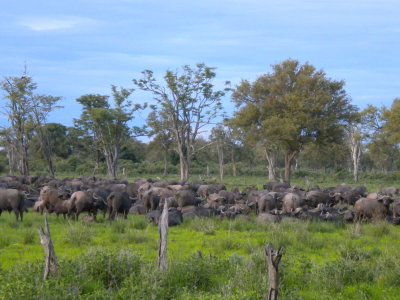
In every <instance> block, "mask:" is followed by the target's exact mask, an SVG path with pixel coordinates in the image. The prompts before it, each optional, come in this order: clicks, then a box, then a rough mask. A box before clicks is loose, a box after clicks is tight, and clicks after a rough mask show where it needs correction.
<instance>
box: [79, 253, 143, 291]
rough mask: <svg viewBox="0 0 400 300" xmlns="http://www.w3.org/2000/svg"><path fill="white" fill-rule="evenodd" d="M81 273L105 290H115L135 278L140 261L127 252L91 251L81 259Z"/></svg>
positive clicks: (138, 270)
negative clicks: (96, 281)
mask: <svg viewBox="0 0 400 300" xmlns="http://www.w3.org/2000/svg"><path fill="white" fill-rule="evenodd" d="M82 262H83V265H82V271H83V272H84V273H86V274H87V275H88V276H91V277H92V278H93V279H95V280H99V281H100V282H101V283H102V284H103V285H104V287H105V288H117V287H119V286H120V285H121V283H122V282H123V281H124V280H125V279H126V278H128V277H132V276H134V277H137V276H138V275H139V273H140V265H141V260H140V258H139V257H137V256H135V255H133V254H132V253H131V252H129V251H127V250H119V251H118V252H116V251H110V250H104V249H97V248H95V249H92V250H90V251H88V252H87V253H86V254H85V255H84V256H83V257H82Z"/></svg>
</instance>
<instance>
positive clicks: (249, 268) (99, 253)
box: [0, 175, 400, 300]
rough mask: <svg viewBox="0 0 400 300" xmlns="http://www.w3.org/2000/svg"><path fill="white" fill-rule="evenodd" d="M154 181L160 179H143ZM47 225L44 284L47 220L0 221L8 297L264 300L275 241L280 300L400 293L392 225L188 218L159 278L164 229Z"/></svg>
mask: <svg viewBox="0 0 400 300" xmlns="http://www.w3.org/2000/svg"><path fill="white" fill-rule="evenodd" d="M60 177H63V176H60ZM150 177H152V178H156V177H157V176H143V177H142V178H150ZM167 178H168V179H176V176H168V177H167ZM133 179H134V178H129V180H130V181H132V180H133ZM192 179H193V180H195V179H198V178H192ZM308 179H309V181H310V182H311V184H317V185H320V186H321V187H328V186H334V185H337V184H340V183H342V182H344V181H346V180H341V179H338V178H333V177H329V176H328V175H327V176H326V177H323V176H308ZM364 179H365V180H363V179H362V180H361V182H360V184H365V185H366V186H367V188H368V190H369V191H371V192H373V191H378V190H379V189H380V188H381V187H383V186H389V185H395V186H397V185H398V184H397V183H396V182H395V181H390V180H388V178H375V179H374V180H367V179H368V178H364ZM210 180H214V181H218V179H216V178H211V179H210ZM224 182H225V183H226V184H227V187H228V188H231V187H232V186H238V187H239V188H243V187H244V186H249V185H255V186H257V187H259V188H261V187H262V185H263V184H264V183H265V182H266V180H265V178H264V177H250V176H240V177H236V178H235V177H227V178H226V179H225V180H224ZM346 182H348V183H349V181H348V180H347V181H346ZM292 184H295V185H298V186H303V187H304V186H306V181H305V179H304V177H303V176H298V177H297V178H294V179H293V182H292ZM354 185H355V184H354ZM48 219H49V224H50V230H51V234H52V238H53V243H54V246H55V251H56V254H57V256H58V258H59V269H60V272H59V274H58V276H56V277H54V278H50V279H49V280H48V281H46V282H43V281H42V274H43V261H44V251H43V249H42V246H41V245H40V242H39V236H38V232H37V228H38V227H39V226H40V225H43V224H44V217H43V216H41V215H39V214H37V213H33V212H30V213H27V214H25V218H24V221H23V222H16V221H15V216H14V215H13V214H11V215H9V214H8V213H3V214H2V215H1V216H0V299H264V298H265V293H266V291H267V275H266V274H267V273H266V259H265V253H264V248H265V244H266V243H267V242H271V243H272V244H273V245H274V247H275V248H276V247H280V246H282V247H284V255H283V258H282V261H281V266H280V270H281V272H282V282H281V287H280V296H281V299H357V300H358V299H399V295H400V251H398V249H399V248H400V227H396V226H394V225H390V224H387V223H378V224H362V225H360V226H355V225H353V224H342V223H323V222H321V223H319V222H305V221H285V222H282V223H279V224H258V223H256V222H255V216H250V217H245V218H238V219H235V220H223V221H221V220H220V219H218V218H217V217H215V218H211V219H194V220H185V222H184V224H183V225H181V226H179V227H173V228H170V231H169V241H168V242H169V244H168V263H169V267H168V270H167V271H166V272H165V273H162V274H160V273H159V272H158V270H157V261H156V257H157V251H158V231H157V227H155V226H153V225H151V224H148V223H147V222H146V221H145V218H144V216H129V217H128V219H127V220H123V219H117V220H116V221H115V222H113V223H112V224H110V223H109V222H108V221H107V220H104V218H103V217H102V216H99V217H98V221H97V222H96V223H90V224H84V223H82V222H80V221H78V222H72V221H68V220H64V219H63V218H62V217H60V218H59V219H57V217H56V216H54V215H50V216H49V217H48ZM199 251H200V252H201V254H202V255H201V257H199V254H198V253H199Z"/></svg>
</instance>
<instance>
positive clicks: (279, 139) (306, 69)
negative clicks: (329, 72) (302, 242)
mask: <svg viewBox="0 0 400 300" xmlns="http://www.w3.org/2000/svg"><path fill="white" fill-rule="evenodd" d="M272 68H273V72H272V73H267V74H265V75H262V76H260V77H259V78H257V79H256V80H255V81H254V82H253V83H250V82H249V81H246V80H243V81H242V82H241V83H240V84H239V85H238V86H237V87H236V89H235V91H234V93H233V95H232V98H233V101H235V102H236V105H237V106H238V107H239V110H238V111H237V112H236V113H235V116H234V120H233V123H236V125H237V126H238V127H243V128H246V130H251V131H252V132H254V137H253V138H254V139H255V140H258V139H259V138H261V139H262V140H263V141H264V142H265V144H266V145H269V146H268V147H269V148H267V150H266V151H267V152H269V153H271V147H272V148H275V147H277V148H278V149H279V150H281V151H283V152H284V157H285V178H284V179H285V181H288V182H290V176H291V165H292V162H293V160H294V159H295V158H296V157H297V156H298V155H299V153H300V151H301V150H302V149H303V148H304V146H305V145H307V144H309V143H319V144H323V143H332V142H334V141H336V140H337V139H339V138H341V137H342V136H343V125H344V124H345V123H346V122H349V121H350V120H351V118H352V115H353V112H354V111H355V107H354V106H352V105H351V104H350V99H349V97H348V95H347V93H346V91H345V90H344V88H343V87H344V82H343V81H335V80H332V79H329V78H327V77H326V74H325V72H324V71H322V70H316V69H315V67H313V66H312V65H310V64H308V63H305V64H300V63H299V62H298V61H297V60H292V59H288V60H286V61H283V62H282V63H280V64H276V65H273V66H272ZM268 155H269V154H268Z"/></svg>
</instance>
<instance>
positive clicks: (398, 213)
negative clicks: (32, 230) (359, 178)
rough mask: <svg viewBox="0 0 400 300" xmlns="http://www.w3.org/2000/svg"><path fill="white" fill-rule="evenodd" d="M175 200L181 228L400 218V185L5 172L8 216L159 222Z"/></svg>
mask: <svg viewBox="0 0 400 300" xmlns="http://www.w3.org/2000/svg"><path fill="white" fill-rule="evenodd" d="M165 202H167V207H168V223H169V225H170V226H173V225H179V224H181V223H182V222H183V220H184V219H186V218H193V217H210V216H214V215H218V216H219V217H220V218H222V219H223V218H229V219H232V218H235V217H238V216H243V215H248V214H250V213H252V212H253V213H255V214H257V218H256V220H257V222H261V223H264V222H279V221H280V220H282V219H284V218H299V219H303V220H320V221H322V220H323V221H343V222H359V221H364V220H372V221H379V220H388V221H390V222H392V223H394V224H399V223H400V197H399V189H398V188H396V187H384V188H382V189H381V190H380V191H379V192H373V193H368V191H367V189H366V188H365V187H364V186H356V187H354V186H350V185H347V184H340V185H338V186H336V187H329V188H326V189H320V188H319V187H318V186H311V187H309V188H308V189H303V188H301V187H297V186H291V185H289V184H288V183H285V182H268V183H267V184H265V185H264V186H263V189H261V190H259V189H257V188H256V187H254V186H250V187H245V188H243V189H239V188H237V187H233V188H232V189H231V190H230V191H228V190H227V189H226V186H225V185H224V184H222V183H207V182H205V181H200V180H199V181H190V182H182V181H178V180H154V179H140V180H136V181H134V182H128V181H126V180H109V179H102V178H98V177H94V176H91V177H81V178H64V179H62V180H58V179H54V178H46V177H44V176H1V177H0V215H1V213H2V211H8V212H14V213H15V216H16V219H17V220H21V221H22V220H23V214H24V212H27V211H28V208H31V209H32V210H33V211H36V212H38V213H41V214H43V213H44V212H46V213H54V214H56V215H57V216H59V215H63V216H64V218H66V217H69V218H71V219H74V220H78V219H79V216H80V214H81V213H86V214H88V215H89V216H91V218H90V219H91V220H96V215H97V214H98V213H103V214H104V217H106V215H108V219H109V220H110V221H112V220H114V219H115V217H116V216H117V215H120V216H123V217H124V218H126V217H127V215H128V214H140V215H146V218H147V220H148V221H149V222H152V223H154V224H158V220H159V218H160V215H161V210H162V208H163V207H164V204H165Z"/></svg>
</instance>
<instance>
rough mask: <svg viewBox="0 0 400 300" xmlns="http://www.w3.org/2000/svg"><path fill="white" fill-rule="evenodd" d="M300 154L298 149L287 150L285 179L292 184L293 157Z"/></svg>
mask: <svg viewBox="0 0 400 300" xmlns="http://www.w3.org/2000/svg"><path fill="white" fill-rule="evenodd" d="M297 154H298V152H297V151H293V152H290V151H288V152H286V154H285V181H286V182H287V183H289V184H290V179H291V175H292V174H291V172H292V162H293V159H294V158H295V157H296V155H297Z"/></svg>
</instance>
